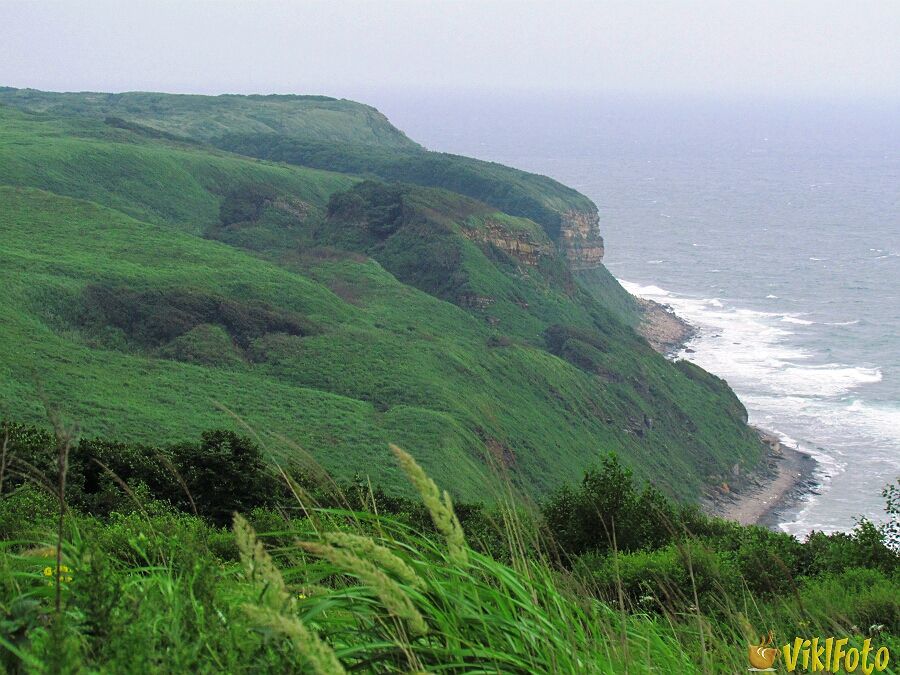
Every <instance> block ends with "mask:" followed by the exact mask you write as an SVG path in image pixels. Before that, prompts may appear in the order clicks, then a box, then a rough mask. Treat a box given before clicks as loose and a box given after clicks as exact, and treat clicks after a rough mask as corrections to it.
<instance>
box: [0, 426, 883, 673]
mask: <svg viewBox="0 0 900 675" xmlns="http://www.w3.org/2000/svg"><path fill="white" fill-rule="evenodd" d="M21 436H22V437H23V438H26V439H28V438H31V439H32V440H34V439H35V438H36V436H39V434H37V433H36V432H34V431H29V430H28V429H25V428H22V429H21ZM203 442H204V443H205V444H206V445H207V446H208V447H207V448H206V449H205V450H202V449H198V448H195V449H194V450H193V451H191V452H190V454H191V455H192V456H196V455H198V454H200V455H202V456H204V457H209V455H213V456H214V459H213V460H212V461H210V462H204V463H203V466H204V467H209V466H212V465H218V466H220V467H223V470H224V471H228V470H229V468H228V461H227V460H225V459H223V457H222V455H223V454H224V455H225V456H226V457H227V456H231V455H234V453H235V452H237V451H236V450H235V444H237V443H241V442H243V443H245V444H246V442H245V441H240V439H236V438H234V437H233V436H231V435H229V434H221V433H215V434H210V435H208V436H207V437H205V438H204V439H203ZM109 445H110V446H112V444H111V443H110V444H109ZM226 446H227V447H226ZM246 451H248V449H247V448H245V450H244V452H246ZM396 452H397V455H398V457H399V459H400V460H401V462H402V464H403V466H404V469H405V470H406V471H407V472H408V473H409V476H410V478H411V480H412V481H413V482H414V483H416V485H418V488H419V489H420V490H421V491H422V495H423V499H424V500H425V502H426V504H422V503H416V502H413V501H409V500H405V499H402V498H397V497H391V496H389V495H387V494H385V493H383V492H381V491H379V490H375V491H374V492H373V491H371V490H370V488H369V487H368V486H367V485H365V484H364V483H357V484H355V485H347V486H345V487H344V490H343V493H341V492H340V491H325V492H321V493H319V496H320V497H327V499H331V500H334V501H335V503H341V504H342V506H333V507H327V506H323V505H319V506H316V505H315V504H316V499H315V498H314V497H313V494H312V493H310V492H308V491H306V490H305V489H300V491H299V492H298V493H297V494H300V495H301V499H302V500H303V505H302V508H294V509H293V513H295V516H294V517H292V518H288V517H286V516H285V514H286V512H287V511H286V510H285V509H284V508H282V509H281V510H280V511H279V512H276V511H272V510H263V509H259V508H256V509H254V510H253V512H252V514H251V516H250V519H249V521H248V520H245V519H244V518H241V517H237V518H236V519H235V535H234V536H232V534H231V533H230V532H229V531H228V530H226V529H224V528H220V527H218V526H217V525H215V524H212V523H210V522H209V521H205V520H201V519H199V518H197V517H195V516H193V515H190V514H188V513H185V512H184V511H181V512H179V511H177V510H175V509H173V508H172V506H171V505H167V504H164V503H161V502H158V501H154V500H152V499H149V498H148V497H147V496H146V495H144V496H138V498H137V499H136V500H135V501H134V502H133V503H132V506H131V508H130V509H124V508H123V509H122V510H119V511H115V512H112V513H110V514H109V515H107V516H104V517H97V516H87V515H84V514H83V513H80V512H79V511H78V510H77V509H76V510H73V511H72V512H71V513H70V515H69V517H68V518H67V519H66V527H65V530H64V533H63V534H64V538H65V540H64V545H63V564H64V566H65V570H66V581H65V582H64V584H63V605H62V610H61V612H59V613H56V612H55V611H54V609H53V599H52V598H53V593H52V588H50V587H49V586H48V583H47V573H46V571H45V570H46V569H51V568H49V567H48V566H50V565H55V560H54V558H53V556H54V549H53V547H52V546H47V545H46V542H47V541H48V540H52V538H53V537H54V536H55V535H54V534H52V533H51V530H52V528H53V526H52V523H50V522H48V523H47V530H43V529H42V527H41V526H37V527H35V526H34V524H28V523H24V522H20V523H19V524H18V525H16V526H14V529H12V530H8V531H7V532H5V533H4V535H5V538H4V540H2V541H0V571H2V572H3V574H0V663H2V664H3V666H4V667H5V669H6V670H8V671H10V672H20V671H27V672H30V671H32V670H51V669H52V670H53V672H81V671H83V670H91V671H100V672H134V670H135V669H137V670H138V671H140V672H148V671H150V672H199V673H205V672H210V673H212V672H263V673H266V672H285V671H286V670H287V671H291V672H328V673H332V672H341V671H352V670H364V671H368V672H409V671H410V670H413V669H416V670H418V671H428V672H439V671H446V672H471V671H490V672H513V673H533V672H597V673H620V672H624V671H626V670H627V671H628V672H636V673H654V672H660V671H663V672H678V673H693V672H713V673H731V672H738V671H741V670H743V669H744V668H746V661H745V659H746V656H745V654H746V645H747V644H750V643H751V642H750V641H751V640H753V639H754V638H755V635H752V634H751V633H752V632H753V628H754V627H756V628H758V629H759V632H763V631H765V630H773V631H774V632H775V633H776V636H777V638H776V639H777V643H778V644H781V643H783V642H787V641H789V640H791V639H792V638H793V636H795V635H798V636H810V637H812V636H831V635H836V636H838V637H841V636H847V637H849V638H850V640H851V645H853V646H856V647H859V646H860V645H861V642H862V640H863V639H864V638H872V639H873V641H874V643H875V644H876V645H877V646H881V645H885V646H888V647H889V648H890V649H892V650H893V649H896V648H897V647H898V646H900V640H898V633H900V604H898V601H897V597H898V596H897V593H896V589H897V584H898V582H900V578H898V576H897V575H898V562H900V559H898V556H897V554H896V553H891V552H890V549H888V548H887V547H886V546H885V537H886V532H885V530H877V529H868V528H858V529H857V530H856V531H854V533H852V534H850V535H847V536H844V537H836V536H834V535H821V534H820V535H816V536H815V537H814V538H811V539H810V541H809V542H806V543H801V542H797V541H796V540H791V541H792V542H793V543H792V544H791V545H790V546H787V541H788V540H790V538H789V537H786V536H785V535H781V534H776V533H766V532H765V531H763V530H760V529H759V528H747V527H742V526H739V525H736V524H733V523H725V522H723V521H718V520H715V519H707V518H705V517H702V516H700V515H699V514H697V513H696V512H695V511H691V510H680V509H679V508H677V507H675V506H674V505H672V504H670V503H668V502H667V501H666V500H665V498H663V497H661V496H660V495H659V494H658V493H652V492H649V491H647V490H641V489H639V488H638V487H637V486H636V485H635V484H634V483H633V481H632V479H631V476H630V474H629V472H628V471H627V470H625V469H624V468H622V467H621V465H619V464H618V462H617V461H616V460H615V458H613V457H608V458H607V459H606V460H605V461H604V462H603V463H602V464H601V466H600V467H599V468H598V469H597V470H595V471H592V472H589V474H588V475H587V476H586V477H585V481H584V483H583V484H582V485H581V486H579V487H578V488H577V489H575V490H570V491H569V494H570V495H574V496H575V499H574V501H570V503H569V504H568V506H566V505H564V503H563V502H562V501H560V500H555V501H554V502H553V504H554V509H555V510H551V511H553V512H552V514H551V515H550V516H548V519H547V520H546V521H545V522H543V523H541V524H540V529H543V530H544V531H545V532H548V533H550V534H553V527H554V526H553V525H552V522H553V521H551V520H550V518H556V519H558V518H560V517H562V516H564V515H565V514H563V513H561V511H562V510H563V509H565V508H570V509H574V510H576V511H582V512H581V513H578V514H573V515H576V516H577V517H574V518H571V519H570V520H574V521H577V520H578V519H579V518H582V517H585V513H583V510H584V508H585V506H586V503H587V501H588V500H593V501H594V503H595V505H596V506H597V507H598V509H601V510H602V512H603V513H605V514H607V515H609V514H613V513H615V514H617V517H619V518H624V519H623V520H622V522H623V523H624V522H630V523H633V524H635V523H640V522H642V521H653V520H654V519H657V518H659V514H660V513H661V512H666V513H668V514H670V515H669V517H671V518H672V520H671V522H670V523H669V524H670V526H671V527H670V528H669V530H668V531H669V535H668V538H656V539H654V538H653V537H647V536H645V537H644V538H643V539H642V540H640V541H638V540H637V539H632V540H631V543H630V544H629V546H630V547H631V548H630V550H628V551H625V550H621V549H618V548H615V547H613V548H610V547H609V544H608V541H607V538H606V537H605V536H603V535H598V541H597V542H596V545H591V544H590V542H584V547H583V548H585V549H586V552H583V553H580V554H578V555H572V554H573V553H574V552H573V551H565V553H567V554H569V555H568V557H563V561H564V562H566V561H569V562H572V563H573V564H572V565H571V569H569V567H568V566H567V565H566V564H563V565H560V564H559V563H558V562H556V561H558V560H559V558H558V557H557V556H556V555H555V553H554V554H551V555H549V556H548V555H546V554H545V553H544V551H545V550H547V548H548V547H546V546H545V544H547V543H548V542H542V541H541V540H540V538H535V537H536V534H535V533H536V532H537V531H538V528H535V527H534V524H533V523H531V522H530V519H531V518H533V517H535V516H529V515H527V513H525V512H523V511H521V510H512V509H509V508H507V507H502V508H500V507H498V508H494V509H492V510H491V511H490V512H489V511H486V510H485V509H484V508H483V507H479V508H471V507H457V508H456V509H455V510H454V508H453V506H452V505H451V504H450V501H449V499H448V498H447V496H446V494H444V496H443V497H441V496H440V490H439V488H438V487H437V486H436V485H435V484H434V483H433V482H432V481H431V480H430V479H429V478H428V477H427V476H426V475H425V474H423V473H422V472H421V469H420V468H418V465H417V463H416V462H415V461H414V460H413V459H412V458H411V457H410V456H409V455H407V454H406V453H403V452H402V451H400V450H397V451H396ZM245 459H246V458H245ZM252 463H253V462H252V460H251V461H249V464H250V465H252ZM204 478H208V475H207V476H205V477H204ZM238 480H239V479H238V478H237V477H234V476H232V477H231V485H232V487H234V486H235V485H236V482H237V481H238ZM612 488H616V489H617V490H618V491H619V492H621V493H622V494H621V495H610V494H608V493H609V491H610V489H612ZM24 489H27V488H24ZM22 495H23V488H16V489H15V490H13V491H11V492H8V493H7V494H5V495H0V514H2V513H4V512H6V511H7V510H8V506H9V503H10V502H13V503H14V505H19V506H21V505H22V503H23V502H22V501H21V496H22ZM216 498H219V499H223V500H224V499H227V494H225V493H219V494H218V496H217V497H216ZM579 500H580V502H579ZM320 504H321V502H320ZM223 505H224V501H223ZM287 505H288V502H284V503H283V504H282V507H286V506H287ZM426 505H427V506H426ZM295 506H299V505H298V504H296V503H295ZM184 508H186V507H185V506H184V505H182V509H184ZM625 514H630V515H628V517H625ZM597 517H598V518H599V517H600V516H599V515H598V516H597ZM457 518H458V519H457ZM610 518H611V516H610ZM629 518H630V520H629ZM432 519H434V520H433V521H432ZM417 522H420V523H423V525H424V527H422V528H419V527H418V526H417V525H416V524H415V523H417ZM452 522H455V523H456V525H454V526H449V525H450V524H451V523H452ZM251 523H252V524H253V525H251ZM429 524H430V525H431V527H428V525H429ZM460 524H461V525H462V528H463V529H465V534H463V533H462V532H461V531H457V528H458V527H459V525H460ZM485 524H488V526H489V527H492V528H493V529H494V531H495V532H497V533H498V536H496V537H495V538H494V539H493V540H492V544H491V545H490V546H488V547H487V548H482V547H480V546H477V540H478V537H477V536H476V535H475V531H477V530H478V529H480V528H482V527H484V525H485ZM254 525H255V527H254ZM688 525H690V526H691V527H694V528H696V532H695V531H691V530H688V529H687V528H688ZM446 526H449V527H446ZM19 528H22V529H19ZM832 541H833V542H834V543H835V545H836V546H838V547H839V548H840V551H841V552H842V553H845V554H849V558H848V559H847V560H844V561H843V566H842V567H841V568H840V569H834V570H830V571H827V572H812V571H811V570H812V569H813V568H814V567H815V568H816V569H824V568H826V567H829V566H831V565H832V564H834V563H835V562H836V561H837V560H838V558H836V557H834V556H833V555H832V553H833V551H828V550H827V548H828V545H829V542H832ZM779 542H780V543H779ZM470 543H475V544H476V548H469V544H470ZM561 543H562V541H561V540H559V538H558V537H557V541H556V543H555V544H554V545H553V546H555V547H559V546H560V545H561ZM876 544H877V545H880V546H881V547H882V549H883V550H882V552H881V553H879V556H878V557H877V558H874V559H873V560H875V561H876V562H875V563H874V564H872V565H868V564H864V565H860V564H857V562H858V561H859V560H860V559H862V558H860V557H859V556H860V555H865V553H864V552H865V551H866V550H867V549H871V548H872V546H873V545H876ZM553 546H550V547H549V548H551V549H552V548H553ZM745 546H750V547H752V548H754V549H760V548H761V547H762V548H765V549H767V550H768V551H769V552H770V553H772V554H773V555H777V556H779V557H781V556H785V555H788V556H789V557H790V556H793V558H792V559H791V560H790V561H788V564H789V565H791V566H795V565H806V566H807V568H808V569H807V571H808V573H806V574H798V575H797V576H796V577H794V578H793V579H792V581H791V584H790V586H789V587H788V588H786V589H783V588H777V589H776V588H763V587H756V586H755V585H754V579H755V575H757V574H758V573H759V565H762V566H763V567H766V566H768V567H772V565H771V564H770V563H767V562H766V561H765V560H764V559H763V558H758V559H757V560H756V561H755V562H756V564H755V565H754V566H753V568H752V569H751V570H749V572H748V571H742V567H741V564H742V563H741V559H742V554H741V553H740V550H741V548H742V547H745ZM735 547H737V548H735ZM885 551H887V553H885ZM735 553H738V555H735ZM822 556H824V558H823V559H824V563H822V562H819V558H820V557H822ZM785 561H786V559H785ZM783 562H784V561H783ZM748 569H749V568H748ZM793 571H795V572H796V571H797V570H793ZM51 574H52V572H51ZM748 574H750V576H748ZM698 626H702V630H703V636H702V639H701V638H700V636H699V635H698V633H697V627H698ZM748 631H749V632H748Z"/></svg>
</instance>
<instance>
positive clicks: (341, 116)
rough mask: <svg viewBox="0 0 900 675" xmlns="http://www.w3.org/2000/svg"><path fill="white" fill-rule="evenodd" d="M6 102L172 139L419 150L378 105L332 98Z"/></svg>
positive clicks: (41, 94) (130, 95)
mask: <svg viewBox="0 0 900 675" xmlns="http://www.w3.org/2000/svg"><path fill="white" fill-rule="evenodd" d="M0 103H3V104H6V105H9V106H14V107H17V108H22V109H25V110H30V111H33V112H42V113H51V114H53V115H54V116H57V117H63V116H73V115H74V116H84V117H93V118H97V119H107V118H109V119H110V121H112V122H113V123H115V124H119V123H120V122H130V123H131V124H136V125H138V126H140V127H146V128H149V129H152V130H156V131H161V132H164V133H166V134H169V135H170V136H176V137H181V138H193V139H196V140H203V141H208V140H210V139H212V138H216V137H218V136H221V135H222V134H225V133H276V134H279V135H282V136H286V137H290V138H296V139H300V140H304V139H314V140H316V141H320V142H322V141H324V142H328V143H360V144H364V145H378V146H384V147H397V148H416V147H418V146H417V145H416V144H415V143H414V142H412V141H411V140H409V139H408V138H407V137H406V135H405V134H404V133H403V132H402V131H400V130H399V129H397V128H396V127H394V126H393V125H391V123H390V122H388V120H387V118H386V117H384V115H382V114H381V113H379V112H378V111H377V110H375V109H374V108H372V107H370V106H367V105H363V104H361V103H356V102H355V101H347V100H343V99H340V100H339V99H335V98H331V97H329V96H298V95H293V94H291V95H278V94H273V95H270V96H259V95H254V96H239V95H234V94H223V95H222V96H199V95H190V94H159V93H151V92H126V93H122V94H104V93H97V92H72V93H56V92H46V91H38V90H36V89H15V88H12V87H0Z"/></svg>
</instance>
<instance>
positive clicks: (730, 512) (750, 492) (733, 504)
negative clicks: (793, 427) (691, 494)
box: [704, 429, 818, 529]
mask: <svg viewBox="0 0 900 675" xmlns="http://www.w3.org/2000/svg"><path fill="white" fill-rule="evenodd" d="M757 431H758V432H759V435H760V438H761V439H762V441H763V442H764V443H765V444H766V445H767V446H768V448H769V449H768V452H767V453H766V456H765V458H764V459H763V461H762V462H761V463H760V465H759V467H757V468H756V469H755V470H754V471H753V472H752V473H750V474H748V475H746V476H744V477H743V479H742V480H739V481H735V482H734V484H732V485H729V486H728V488H727V489H723V488H717V489H714V490H713V491H712V492H711V493H710V494H709V495H708V496H707V498H706V499H705V500H704V508H705V510H706V512H707V513H709V514H710V515H713V516H718V517H720V518H725V519H727V520H733V521H735V522H738V523H740V524H741V525H762V526H764V527H768V528H770V529H777V528H778V524H779V523H780V522H781V520H782V516H783V515H784V514H785V512H787V511H789V510H790V509H792V508H793V507H795V506H796V505H797V504H798V503H799V501H800V500H801V499H802V497H803V496H804V495H806V494H808V493H809V492H811V491H813V490H814V489H815V488H816V487H817V485H818V484H817V482H816V480H815V477H814V474H815V470H816V461H815V460H814V459H813V458H812V457H810V456H809V455H807V454H805V453H803V452H800V451H798V450H795V449H794V448H791V447H788V446H786V445H785V444H784V443H782V442H781V441H780V440H779V438H778V437H777V436H775V435H774V434H772V433H770V432H768V431H764V430H762V429H757Z"/></svg>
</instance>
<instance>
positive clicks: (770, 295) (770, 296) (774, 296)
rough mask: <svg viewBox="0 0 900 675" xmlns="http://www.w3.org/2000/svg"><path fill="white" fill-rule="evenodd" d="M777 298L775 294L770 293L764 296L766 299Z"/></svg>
mask: <svg viewBox="0 0 900 675" xmlns="http://www.w3.org/2000/svg"><path fill="white" fill-rule="evenodd" d="M777 299H778V296H777V295H772V294H771V293H769V294H768V295H767V296H766V300H777Z"/></svg>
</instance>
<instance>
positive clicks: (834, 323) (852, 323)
mask: <svg viewBox="0 0 900 675" xmlns="http://www.w3.org/2000/svg"><path fill="white" fill-rule="evenodd" d="M858 323H859V319H853V321H831V322H826V323H825V325H826V326H855V325H856V324H858Z"/></svg>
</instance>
